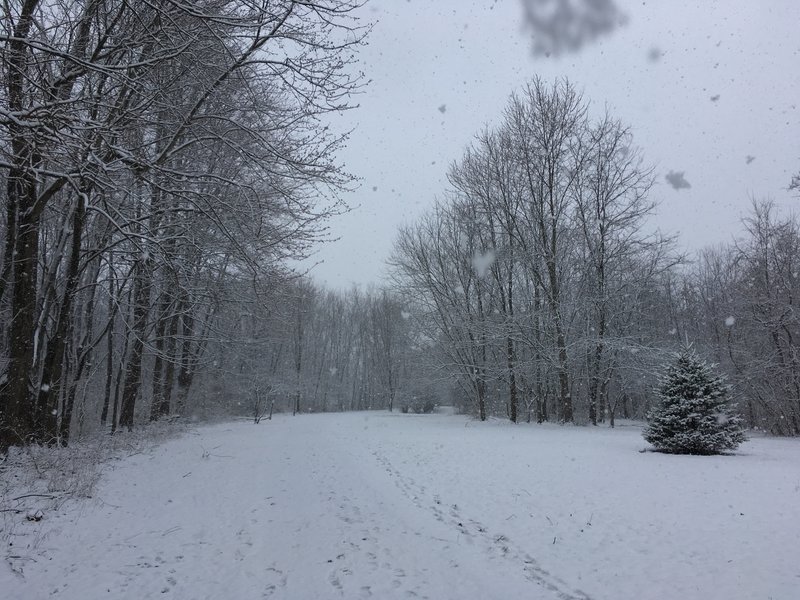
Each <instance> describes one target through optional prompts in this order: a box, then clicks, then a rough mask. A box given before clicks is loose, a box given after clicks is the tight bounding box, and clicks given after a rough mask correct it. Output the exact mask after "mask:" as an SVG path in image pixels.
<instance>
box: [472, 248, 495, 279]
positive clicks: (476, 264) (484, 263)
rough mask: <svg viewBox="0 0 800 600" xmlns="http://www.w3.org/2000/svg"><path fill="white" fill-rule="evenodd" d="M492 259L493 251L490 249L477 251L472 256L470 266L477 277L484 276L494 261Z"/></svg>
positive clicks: (493, 257) (493, 256)
mask: <svg viewBox="0 0 800 600" xmlns="http://www.w3.org/2000/svg"><path fill="white" fill-rule="evenodd" d="M494 259H495V253H494V250H492V249H489V250H487V251H486V252H484V253H483V254H481V253H480V252H478V253H476V254H475V256H473V257H472V268H473V269H475V273H476V274H477V275H478V277H481V278H483V277H486V273H488V272H489V269H490V268H491V266H492V264H493V263H494Z"/></svg>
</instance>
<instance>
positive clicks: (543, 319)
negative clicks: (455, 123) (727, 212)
mask: <svg viewBox="0 0 800 600" xmlns="http://www.w3.org/2000/svg"><path fill="white" fill-rule="evenodd" d="M448 178H449V184H450V185H449V190H448V193H447V195H446V196H445V198H444V199H443V200H441V201H439V202H438V203H437V204H436V205H435V207H434V208H433V209H432V210H431V211H429V212H428V213H427V214H426V215H424V216H423V217H422V218H421V219H420V220H419V221H418V222H416V223H414V224H412V225H410V226H407V227H405V228H403V229H402V230H401V231H400V232H399V234H398V238H397V242H396V245H395V249H394V254H393V257H392V259H391V264H392V269H393V271H392V272H393V284H394V289H395V290H396V291H397V293H398V294H399V295H400V296H401V297H402V298H403V299H404V301H405V302H406V303H407V305H408V306H413V307H414V310H413V313H414V315H415V319H416V322H417V323H418V326H419V331H420V332H424V334H422V333H420V335H423V337H425V338H427V339H428V340H430V341H431V342H433V343H434V344H435V345H436V347H437V348H438V349H439V353H438V354H437V356H438V357H439V366H440V367H441V370H442V371H446V372H447V373H449V375H450V377H451V379H452V380H453V381H455V382H457V384H458V385H459V386H460V388H461V390H462V394H463V396H462V398H464V399H465V402H464V404H465V406H466V407H467V408H468V409H469V410H471V411H472V412H474V414H476V415H477V416H478V417H479V418H480V419H485V418H487V416H489V415H501V416H505V417H508V418H509V419H510V420H511V421H515V422H516V421H518V420H519V419H521V418H523V417H524V418H525V419H526V420H528V421H530V420H532V419H535V420H536V421H537V422H543V421H559V422H588V423H591V424H595V425H596V424H597V423H598V422H603V421H608V422H609V423H610V424H611V425H612V426H613V425H614V421H615V418H616V417H617V416H620V415H621V416H623V417H637V418H642V417H644V415H645V414H646V413H647V410H648V408H649V407H650V405H651V403H652V396H653V393H652V392H653V390H654V389H655V387H656V386H657V383H658V382H657V377H656V373H658V371H659V370H660V365H662V364H663V363H664V362H666V361H668V359H669V356H670V354H671V353H672V352H674V351H675V350H677V349H678V348H679V347H680V345H681V344H685V343H686V342H689V343H692V344H693V345H694V347H695V348H696V350H697V351H698V352H700V353H702V354H703V355H706V356H708V357H709V358H711V359H713V360H714V361H716V362H717V363H719V364H720V366H721V368H722V369H723V371H724V373H725V374H726V375H727V378H728V381H729V382H730V383H731V384H733V389H734V392H735V394H734V400H735V401H737V402H738V405H739V410H740V411H741V412H742V413H743V416H744V417H745V422H746V424H747V425H748V426H749V427H754V428H762V429H765V430H767V431H770V432H773V433H776V434H782V435H787V434H788V435H798V434H800V370H799V369H800V363H799V362H798V351H797V350H798V347H797V340H798V335H800V328H798V324H799V323H798V320H797V316H796V315H795V312H794V299H795V298H796V297H797V292H798V291H799V290H798V283H797V282H798V279H797V278H798V265H797V261H798V256H800V254H798V250H800V229H798V227H799V226H800V223H798V221H797V219H796V218H795V217H794V216H788V217H783V216H779V214H778V211H777V210H776V208H775V207H774V206H773V205H772V204H770V203H769V202H757V201H754V202H753V208H752V211H751V213H750V215H749V216H748V217H747V218H746V219H745V221H744V224H745V233H744V235H742V236H741V237H740V238H739V239H737V240H735V241H733V242H731V243H730V244H728V245H725V246H721V247H718V248H711V249H706V250H703V251H701V252H700V253H699V254H698V256H696V257H688V256H683V255H681V254H679V253H678V252H677V251H676V245H675V241H676V240H675V238H672V237H669V236H664V235H662V234H660V233H659V232H658V231H657V229H656V228H655V227H654V225H653V224H652V221H651V216H652V215H653V213H654V210H655V208H656V206H655V204H654V203H653V201H652V200H650V192H651V189H652V187H653V184H654V172H653V169H652V168H651V167H649V166H648V165H647V163H646V162H645V160H644V157H643V153H642V151H641V150H640V149H638V148H637V147H636V146H635V145H634V142H633V138H632V135H631V132H630V130H629V129H628V128H627V127H626V126H625V125H624V124H623V123H621V122H620V121H618V120H616V119H615V118H613V117H612V116H610V115H608V114H601V115H600V117H599V118H598V117H592V116H590V110H589V105H588V103H587V102H586V101H585V100H584V99H583V98H582V97H581V95H580V94H579V93H578V91H577V90H576V89H575V87H574V86H573V85H572V84H571V83H569V82H568V81H565V80H562V81H557V82H555V83H554V84H547V83H545V82H543V81H541V80H539V79H534V80H533V81H532V82H531V83H530V84H528V85H527V86H526V87H524V88H523V89H522V90H521V91H520V92H519V93H515V94H514V95H512V97H511V99H510V101H509V103H508V106H507V107H506V109H505V111H504V113H503V115H502V120H501V122H500V124H499V125H497V126H496V127H493V128H488V127H487V128H485V129H484V130H482V131H481V132H480V133H479V134H478V135H477V136H476V138H475V140H474V142H473V143H472V144H471V145H470V147H469V148H468V149H467V150H466V152H465V153H464V155H463V157H462V158H461V159H460V160H457V161H455V162H454V163H453V164H452V165H451V167H450V168H449V171H448ZM792 185H794V186H795V187H796V186H797V182H796V181H794V182H793V184H792Z"/></svg>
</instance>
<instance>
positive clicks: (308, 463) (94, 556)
mask: <svg viewBox="0 0 800 600" xmlns="http://www.w3.org/2000/svg"><path fill="white" fill-rule="evenodd" d="M644 447H645V443H644V441H643V440H642V439H641V437H640V434H639V430H638V429H637V428H635V427H622V428H618V429H616V430H608V429H604V428H599V429H590V428H574V427H558V426H544V427H541V426H535V425H519V426H512V425H511V424H507V423H501V422H490V423H477V422H474V421H470V420H469V419H467V418H466V417H461V416H450V415H424V416H416V415H402V414H389V413H383V412H371V413H349V414H324V415H303V416H299V417H294V418H293V417H289V416H282V415H278V416H276V418H275V419H274V420H272V421H265V422H262V423H261V424H260V425H257V426H256V425H253V424H252V423H246V422H237V423H232V424H225V425H215V426H209V427H203V428H200V429H198V430H196V431H195V432H193V433H191V434H186V435H184V436H182V437H181V438H180V439H176V440H173V441H170V442H167V443H164V444H162V445H160V446H158V447H156V448H154V449H153V450H152V451H151V452H149V453H147V454H143V455H137V456H133V457H130V458H127V459H125V460H123V461H120V462H117V463H112V464H110V465H109V467H108V470H107V472H106V474H105V476H104V478H103V480H102V482H101V483H100V485H99V486H98V488H97V493H96V495H95V497H94V498H93V499H91V500H87V501H82V502H80V503H73V504H69V505H67V507H66V508H65V509H64V510H62V511H60V512H49V513H46V514H45V517H44V519H43V520H42V521H40V522H38V523H35V522H30V523H29V522H22V523H21V524H19V526H18V528H17V531H16V532H15V533H16V534H17V535H15V536H14V537H15V539H16V540H17V547H16V549H15V552H16V553H18V554H24V553H26V552H27V553H28V556H29V558H31V559H34V560H27V561H25V562H24V575H22V576H20V575H18V574H15V573H13V572H12V571H11V569H10V568H9V565H8V564H3V565H0V597H2V598H3V599H8V600H15V599H31V600H35V599H39V598H49V597H54V598H63V599H66V598H74V599H76V600H78V599H80V600H87V599H88V600H91V599H94V598H131V599H137V600H138V599H142V598H174V599H187V600H188V599H201V598H209V599H224V598H232V599H234V598H235V599H237V600H240V599H241V600H246V599H251V598H253V599H256V598H269V597H272V598H276V599H289V600H304V599H309V600H314V599H325V598H347V599H350V598H368V597H373V598H378V599H382V598H390V599H391V598H430V599H431V600H440V599H448V598H453V599H456V598H457V599H459V600H461V599H471V598H476V599H478V598H480V599H484V598H503V599H509V598H526V599H527V598H542V599H550V598H560V599H562V600H567V599H573V598H579V599H586V598H592V599H608V600H621V599H636V600H647V599H661V598H664V599H675V598H679V599H681V600H689V599H693V598H697V599H701V598H702V599H716V598H719V599H725V600H731V599H736V598H741V599H748V600H750V599H759V598H760V599H765V600H766V599H770V598H771V599H775V600H778V599H785V600H795V599H797V598H800V562H798V558H799V557H800V443H798V440H786V439H760V438H759V439H754V440H752V441H750V442H747V443H746V444H745V445H743V446H742V447H741V449H740V451H739V452H738V453H737V455H735V456H721V457H693V456H667V455H660V454H654V453H650V452H648V453H640V452H639V450H641V449H643V448H644ZM32 540H37V542H38V544H37V547H36V548H35V549H30V548H28V549H26V548H25V547H24V546H25V544H27V543H29V542H30V541H32Z"/></svg>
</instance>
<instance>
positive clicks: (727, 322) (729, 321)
mask: <svg viewBox="0 0 800 600" xmlns="http://www.w3.org/2000/svg"><path fill="white" fill-rule="evenodd" d="M734 323H736V319H735V318H734V317H728V318H727V319H725V326H726V327H733V324H734Z"/></svg>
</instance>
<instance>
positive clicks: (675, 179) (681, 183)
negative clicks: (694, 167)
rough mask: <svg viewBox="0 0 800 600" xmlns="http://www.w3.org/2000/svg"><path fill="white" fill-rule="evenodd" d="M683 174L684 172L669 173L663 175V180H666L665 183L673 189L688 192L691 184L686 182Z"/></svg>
mask: <svg viewBox="0 0 800 600" xmlns="http://www.w3.org/2000/svg"><path fill="white" fill-rule="evenodd" d="M683 174H684V171H670V172H669V173H667V174H666V175H665V179H666V180H667V183H669V184H670V185H671V186H672V187H673V189H676V190H688V189H689V188H690V187H692V184H690V183H689V182H688V181H686V178H685V177H684V176H683Z"/></svg>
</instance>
